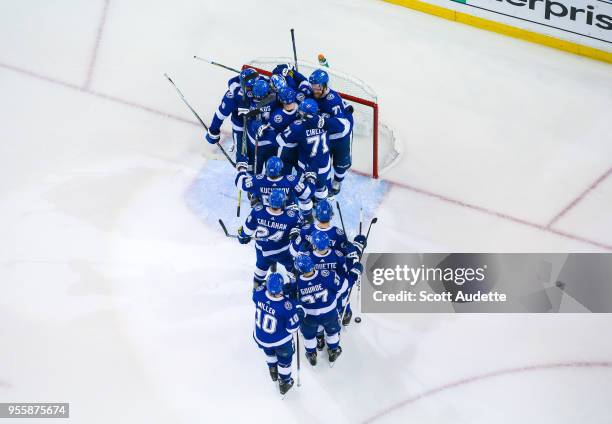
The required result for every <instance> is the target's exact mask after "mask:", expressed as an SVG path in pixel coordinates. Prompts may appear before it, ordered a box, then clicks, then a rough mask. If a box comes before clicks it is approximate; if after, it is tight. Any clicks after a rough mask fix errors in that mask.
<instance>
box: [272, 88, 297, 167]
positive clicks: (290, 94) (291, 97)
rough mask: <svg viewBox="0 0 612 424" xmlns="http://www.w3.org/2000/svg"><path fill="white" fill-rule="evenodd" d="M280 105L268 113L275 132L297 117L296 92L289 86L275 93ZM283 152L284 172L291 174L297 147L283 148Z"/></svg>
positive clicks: (294, 165)
mask: <svg viewBox="0 0 612 424" xmlns="http://www.w3.org/2000/svg"><path fill="white" fill-rule="evenodd" d="M277 98H278V102H279V103H280V106H277V107H276V108H275V109H274V110H272V113H270V126H271V127H272V128H274V130H275V131H276V132H277V133H280V132H282V131H284V130H285V129H286V128H287V127H288V126H289V125H291V124H292V123H293V122H295V120H296V119H298V104H297V98H296V92H295V90H294V89H293V88H291V87H285V88H283V89H281V90H280V91H279V93H278V94H277ZM285 150H286V151H285V153H284V159H285V160H284V161H283V163H284V165H285V166H284V168H283V173H284V174H291V173H292V172H293V169H294V168H295V169H296V171H297V159H298V149H290V150H288V149H285Z"/></svg>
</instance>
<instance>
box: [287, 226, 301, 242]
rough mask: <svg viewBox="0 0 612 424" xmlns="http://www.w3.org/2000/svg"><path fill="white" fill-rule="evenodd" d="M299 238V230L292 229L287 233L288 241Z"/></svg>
mask: <svg viewBox="0 0 612 424" xmlns="http://www.w3.org/2000/svg"><path fill="white" fill-rule="evenodd" d="M299 236H300V229H299V228H297V227H296V228H292V229H291V231H290V232H289V239H290V240H295V239H296V238H298V237H299Z"/></svg>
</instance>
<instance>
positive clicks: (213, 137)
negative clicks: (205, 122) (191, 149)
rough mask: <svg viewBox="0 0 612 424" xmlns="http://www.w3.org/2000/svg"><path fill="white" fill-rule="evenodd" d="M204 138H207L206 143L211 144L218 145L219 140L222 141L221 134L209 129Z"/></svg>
mask: <svg viewBox="0 0 612 424" xmlns="http://www.w3.org/2000/svg"><path fill="white" fill-rule="evenodd" d="M204 138H206V141H208V142H209V143H210V144H217V143H218V142H219V140H221V134H220V133H219V131H213V130H211V129H210V128H209V129H208V132H207V133H206V136H205V137H204Z"/></svg>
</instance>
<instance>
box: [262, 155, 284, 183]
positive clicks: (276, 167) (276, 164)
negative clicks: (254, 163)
mask: <svg viewBox="0 0 612 424" xmlns="http://www.w3.org/2000/svg"><path fill="white" fill-rule="evenodd" d="M282 171H283V161H282V160H281V158H279V157H278V156H272V157H271V158H269V159H268V160H267V161H266V175H267V176H268V177H272V178H275V177H278V176H280V174H281V172H282Z"/></svg>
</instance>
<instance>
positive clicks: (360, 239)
mask: <svg viewBox="0 0 612 424" xmlns="http://www.w3.org/2000/svg"><path fill="white" fill-rule="evenodd" d="M353 245H354V246H355V247H356V248H357V250H359V256H361V255H362V254H363V251H364V250H365V248H366V246H367V245H368V239H366V236H364V235H363V234H359V235H357V236H355V238H354V239H353Z"/></svg>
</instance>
